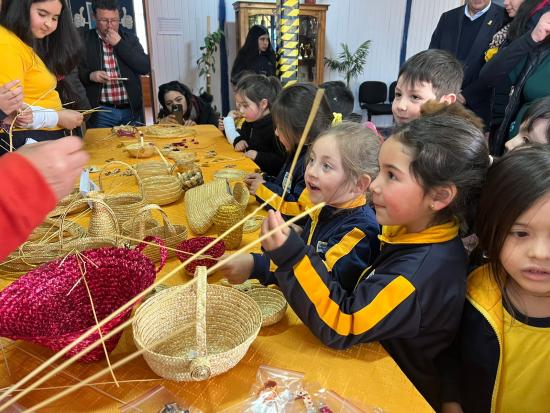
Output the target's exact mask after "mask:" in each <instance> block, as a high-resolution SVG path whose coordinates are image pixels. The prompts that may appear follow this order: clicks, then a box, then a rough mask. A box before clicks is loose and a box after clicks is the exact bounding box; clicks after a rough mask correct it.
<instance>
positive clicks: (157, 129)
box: [141, 123, 197, 139]
mask: <svg viewBox="0 0 550 413" xmlns="http://www.w3.org/2000/svg"><path fill="white" fill-rule="evenodd" d="M141 130H142V131H143V134H144V135H145V136H147V137H150V138H157V139H160V138H194V137H195V136H197V131H195V129H192V128H190V127H187V126H183V125H175V124H170V123H163V124H157V125H150V126H145V127H144V128H142V129H141Z"/></svg>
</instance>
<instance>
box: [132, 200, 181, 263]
mask: <svg viewBox="0 0 550 413" xmlns="http://www.w3.org/2000/svg"><path fill="white" fill-rule="evenodd" d="M150 211H159V213H160V215H161V216H162V222H163V225H159V224H158V223H157V222H156V221H154V222H155V226H154V227H152V228H148V227H147V225H148V221H150V220H149V219H147V218H145V217H146V216H148V215H149V212H150ZM144 218H145V219H144ZM123 227H126V230H128V231H129V232H128V235H129V236H130V237H132V238H135V239H143V238H145V237H147V236H153V237H155V238H159V239H161V240H162V241H164V244H165V245H166V246H167V247H168V248H174V249H176V248H177V246H178V244H180V243H181V242H182V241H183V240H185V239H186V238H187V235H188V231H187V228H186V227H185V226H184V225H174V224H172V223H171V222H170V220H169V219H168V215H166V213H165V212H164V211H163V210H162V208H161V207H159V206H158V205H154V204H150V205H146V206H144V207H143V208H141V209H140V210H139V212H138V213H137V215H136V216H135V217H134V219H132V221H127V222H126V223H125V224H124V225H123ZM123 231H124V229H123ZM131 244H134V242H131ZM143 255H145V256H146V257H149V258H150V259H151V260H152V261H154V262H157V261H160V254H159V249H158V248H154V247H147V248H145V250H144V251H143ZM174 255H175V254H174V252H173V251H168V257H169V258H171V257H173V256H174Z"/></svg>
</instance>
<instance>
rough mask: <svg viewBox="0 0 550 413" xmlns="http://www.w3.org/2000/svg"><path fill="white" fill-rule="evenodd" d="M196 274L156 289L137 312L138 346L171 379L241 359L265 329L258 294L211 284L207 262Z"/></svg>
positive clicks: (202, 374)
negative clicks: (190, 279) (181, 282)
mask: <svg viewBox="0 0 550 413" xmlns="http://www.w3.org/2000/svg"><path fill="white" fill-rule="evenodd" d="M195 280H196V282H191V283H188V284H186V285H181V286H177V287H172V288H168V289H166V290H164V291H161V292H159V293H158V294H156V295H154V296H153V297H151V298H150V299H149V300H147V301H146V302H145V303H144V304H142V305H141V306H140V307H139V308H138V309H137V311H136V314H135V317H134V322H133V324H132V327H133V332H134V341H135V343H136V346H137V347H138V348H139V349H144V350H145V351H144V353H143V357H144V358H145V361H146V362H147V364H148V365H149V367H151V369H152V370H153V371H154V372H155V373H156V374H158V375H159V376H161V377H164V378H166V379H170V380H176V381H192V380H195V381H200V380H206V379H208V378H210V377H214V376H216V375H218V374H221V373H224V372H226V371H227V370H229V369H231V368H232V367H234V366H235V365H236V364H237V363H238V362H239V361H240V360H241V359H242V357H243V356H244V355H245V354H246V351H247V350H248V347H249V346H250V344H251V343H252V342H253V341H254V339H255V338H256V336H257V335H258V332H259V330H260V326H261V323H262V314H261V311H260V309H259V307H258V305H257V304H256V302H255V301H254V300H253V299H251V298H250V297H248V296H247V295H246V294H243V293H241V292H239V291H236V290H234V289H232V288H228V287H223V286H220V285H208V283H207V281H206V268H204V267H199V268H198V269H197V274H196V278H195ZM176 333H177V334H176ZM171 335H173V336H174V337H173V338H172V339H170V340H167V341H166V342H162V343H160V344H159V342H160V341H161V340H162V339H163V338H164V337H166V336H171Z"/></svg>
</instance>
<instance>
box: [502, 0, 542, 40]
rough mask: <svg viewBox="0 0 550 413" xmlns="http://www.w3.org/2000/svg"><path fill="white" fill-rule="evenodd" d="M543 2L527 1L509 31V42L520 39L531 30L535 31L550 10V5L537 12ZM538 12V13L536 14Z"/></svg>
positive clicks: (538, 0)
mask: <svg viewBox="0 0 550 413" xmlns="http://www.w3.org/2000/svg"><path fill="white" fill-rule="evenodd" d="M542 2H543V0H525V1H524V2H523V3H522V4H521V5H520V6H519V9H518V12H517V14H516V16H515V17H514V19H513V20H512V22H511V23H510V29H508V39H507V40H508V41H509V42H512V41H514V40H516V39H517V38H518V37H521V36H522V35H524V34H525V33H527V32H528V31H529V30H531V29H533V28H534V27H535V26H536V25H537V23H538V21H539V19H540V17H541V16H542V15H543V14H544V12H547V11H549V10H550V5H546V6H544V7H542V8H540V9H539V10H536V9H537V8H538V7H539V5H540V4H541V3H542ZM535 10H536V12H535Z"/></svg>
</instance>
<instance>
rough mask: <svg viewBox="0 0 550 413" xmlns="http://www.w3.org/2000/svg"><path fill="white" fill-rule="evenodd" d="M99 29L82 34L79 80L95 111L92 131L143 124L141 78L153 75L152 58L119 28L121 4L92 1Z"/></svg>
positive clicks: (106, 0)
mask: <svg viewBox="0 0 550 413" xmlns="http://www.w3.org/2000/svg"><path fill="white" fill-rule="evenodd" d="M92 11H93V13H94V18H95V21H96V28H95V29H92V30H87V31H86V32H84V33H83V35H82V37H83V41H84V44H85V47H86V51H85V57H84V59H82V62H81V64H80V65H79V70H78V72H79V76H80V80H81V81H82V83H83V84H84V86H85V87H86V94H87V96H88V99H89V100H90V104H91V105H92V107H97V106H101V109H102V110H104V111H102V112H96V113H94V114H93V115H92V117H91V118H90V119H89V120H88V127H90V128H108V127H111V126H116V125H125V124H139V123H143V103H142V94H141V83H140V78H139V76H140V75H146V74H147V73H149V71H150V63H149V57H148V56H147V55H146V54H145V52H144V51H143V47H142V46H141V44H140V43H139V40H138V38H137V36H135V35H134V34H133V33H131V32H129V31H127V30H124V29H122V28H120V13H119V9H118V0H93V1H92Z"/></svg>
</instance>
